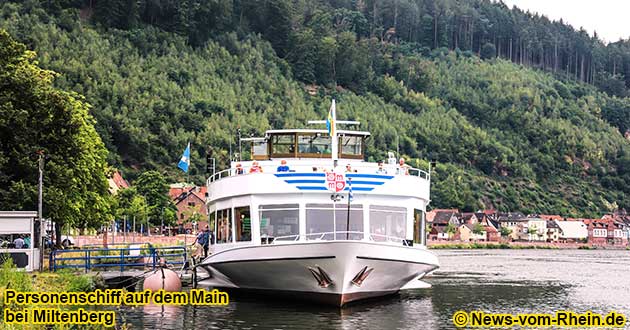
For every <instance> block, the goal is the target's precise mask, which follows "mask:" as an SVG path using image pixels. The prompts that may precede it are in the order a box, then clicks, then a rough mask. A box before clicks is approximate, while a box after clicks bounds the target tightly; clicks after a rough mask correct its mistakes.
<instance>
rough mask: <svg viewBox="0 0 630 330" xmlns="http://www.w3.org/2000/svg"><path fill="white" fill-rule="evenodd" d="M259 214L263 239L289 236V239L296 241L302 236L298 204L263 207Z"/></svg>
mask: <svg viewBox="0 0 630 330" xmlns="http://www.w3.org/2000/svg"><path fill="white" fill-rule="evenodd" d="M259 212H260V235H261V238H262V237H276V238H278V237H281V236H289V237H287V239H295V237H296V236H297V235H299V234H300V224H299V221H298V219H299V216H300V212H299V205H298V204H274V205H261V206H260V208H259Z"/></svg>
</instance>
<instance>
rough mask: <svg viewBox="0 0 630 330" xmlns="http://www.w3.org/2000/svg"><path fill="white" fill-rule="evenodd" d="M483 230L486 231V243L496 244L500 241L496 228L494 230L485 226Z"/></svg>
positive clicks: (490, 226) (489, 226)
mask: <svg viewBox="0 0 630 330" xmlns="http://www.w3.org/2000/svg"><path fill="white" fill-rule="evenodd" d="M483 229H484V230H485V231H486V241H488V242H498V241H500V240H501V234H500V233H499V231H498V230H497V229H496V228H494V226H492V225H485V226H483Z"/></svg>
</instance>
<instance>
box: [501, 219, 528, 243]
mask: <svg viewBox="0 0 630 330" xmlns="http://www.w3.org/2000/svg"><path fill="white" fill-rule="evenodd" d="M497 222H498V223H499V228H500V229H501V228H506V229H507V230H509V231H510V234H509V235H508V236H507V239H509V240H511V241H519V240H527V238H528V236H527V230H526V229H527V218H526V217H525V215H524V214H522V213H520V212H511V213H498V214H497Z"/></svg>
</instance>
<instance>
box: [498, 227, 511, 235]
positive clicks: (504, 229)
mask: <svg viewBox="0 0 630 330" xmlns="http://www.w3.org/2000/svg"><path fill="white" fill-rule="evenodd" d="M500 231H501V237H508V236H510V234H512V229H510V228H508V227H501V229H500Z"/></svg>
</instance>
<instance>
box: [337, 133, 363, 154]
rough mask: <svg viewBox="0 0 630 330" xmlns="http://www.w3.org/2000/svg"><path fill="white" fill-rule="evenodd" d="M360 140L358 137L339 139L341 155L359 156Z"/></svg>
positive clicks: (360, 150)
mask: <svg viewBox="0 0 630 330" xmlns="http://www.w3.org/2000/svg"><path fill="white" fill-rule="evenodd" d="M361 142H362V138H361V137H360V136H344V137H342V138H341V153H342V154H343V155H352V156H360V155H361V152H362V147H361Z"/></svg>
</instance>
